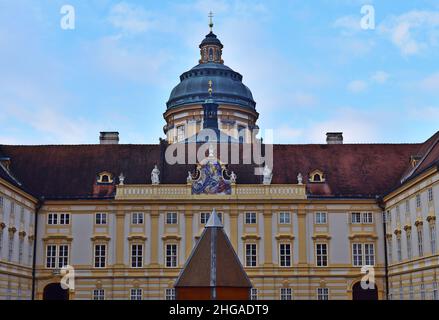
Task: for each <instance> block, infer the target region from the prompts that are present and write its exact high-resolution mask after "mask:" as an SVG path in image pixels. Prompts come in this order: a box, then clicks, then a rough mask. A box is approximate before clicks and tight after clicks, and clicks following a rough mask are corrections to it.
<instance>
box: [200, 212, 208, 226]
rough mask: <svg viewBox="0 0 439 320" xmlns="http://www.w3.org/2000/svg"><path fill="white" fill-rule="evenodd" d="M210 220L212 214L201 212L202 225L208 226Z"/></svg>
mask: <svg viewBox="0 0 439 320" xmlns="http://www.w3.org/2000/svg"><path fill="white" fill-rule="evenodd" d="M209 218H210V212H200V224H206V223H207V221H209Z"/></svg>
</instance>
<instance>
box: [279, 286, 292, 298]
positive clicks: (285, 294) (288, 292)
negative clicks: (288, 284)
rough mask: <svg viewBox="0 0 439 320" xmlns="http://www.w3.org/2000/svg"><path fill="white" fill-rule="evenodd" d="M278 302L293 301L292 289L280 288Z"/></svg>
mask: <svg viewBox="0 0 439 320" xmlns="http://www.w3.org/2000/svg"><path fill="white" fill-rule="evenodd" d="M280 300H293V289H292V288H280Z"/></svg>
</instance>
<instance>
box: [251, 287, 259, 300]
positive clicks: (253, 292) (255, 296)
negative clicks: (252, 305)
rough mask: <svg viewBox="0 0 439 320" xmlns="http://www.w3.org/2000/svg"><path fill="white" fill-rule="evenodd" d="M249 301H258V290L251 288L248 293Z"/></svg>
mask: <svg viewBox="0 0 439 320" xmlns="http://www.w3.org/2000/svg"><path fill="white" fill-rule="evenodd" d="M250 300H258V289H256V288H251V291H250Z"/></svg>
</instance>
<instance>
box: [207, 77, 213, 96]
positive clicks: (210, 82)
mask: <svg viewBox="0 0 439 320" xmlns="http://www.w3.org/2000/svg"><path fill="white" fill-rule="evenodd" d="M207 83H208V84H209V89H207V91H208V92H209V97H211V96H212V91H213V89H212V83H213V82H212V80H209V81H208V82H207Z"/></svg>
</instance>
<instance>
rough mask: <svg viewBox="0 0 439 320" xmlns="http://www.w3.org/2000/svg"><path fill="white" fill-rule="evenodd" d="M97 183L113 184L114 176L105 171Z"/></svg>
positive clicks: (99, 176) (100, 174)
mask: <svg viewBox="0 0 439 320" xmlns="http://www.w3.org/2000/svg"><path fill="white" fill-rule="evenodd" d="M96 182H97V183H102V184H110V183H113V175H112V174H111V173H110V172H107V171H104V172H101V173H99V174H98V178H97V181H96Z"/></svg>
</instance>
